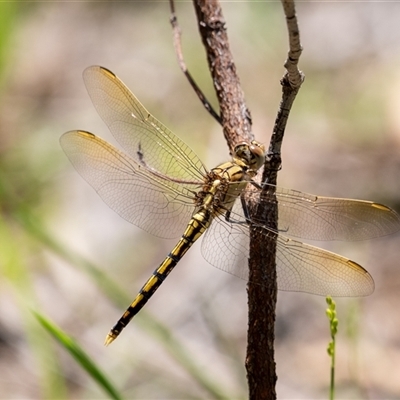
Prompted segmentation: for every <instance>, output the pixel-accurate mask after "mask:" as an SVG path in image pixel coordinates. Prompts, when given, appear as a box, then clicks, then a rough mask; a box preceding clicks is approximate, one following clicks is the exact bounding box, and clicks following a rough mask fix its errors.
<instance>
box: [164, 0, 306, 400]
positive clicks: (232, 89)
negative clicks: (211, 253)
mask: <svg viewBox="0 0 400 400" xmlns="http://www.w3.org/2000/svg"><path fill="white" fill-rule="evenodd" d="M171 1H172V0H171ZM193 3H194V7H195V11H196V15H197V21H198V27H199V31H200V35H201V37H202V41H203V45H204V47H205V50H206V54H207V60H208V65H209V69H210V73H211V76H212V80H213V84H214V88H215V91H216V94H217V98H218V101H219V105H220V110H221V115H220V119H221V121H222V126H223V132H224V135H225V138H226V140H227V142H228V145H229V148H230V149H231V151H232V150H233V147H234V146H235V144H237V143H238V142H241V141H247V142H248V141H250V140H252V139H253V135H252V132H251V116H250V113H249V111H248V109H247V107H246V104H245V100H244V94H243V91H242V89H241V87H240V82H239V78H238V76H237V73H236V68H235V64H234V62H233V57H232V54H231V52H230V49H229V42H228V37H227V33H226V28H225V21H224V18H223V15H222V10H221V7H220V5H219V2H218V1H217V0H193ZM282 3H283V6H284V11H285V16H286V21H287V26H288V31H289V43H290V50H289V55H288V59H287V61H286V62H285V68H286V69H287V73H286V75H285V76H284V77H283V79H282V80H281V84H282V100H281V104H280V108H279V111H278V114H277V117H276V121H275V125H274V130H273V134H272V137H271V142H270V146H269V150H268V157H267V158H268V160H267V162H266V168H265V170H264V174H263V179H262V181H263V182H268V183H270V184H272V185H274V184H275V183H276V178H277V171H278V170H279V168H280V165H281V156H280V149H281V145H282V140H283V135H284V131H285V127H286V123H287V119H288V116H289V112H290V109H291V106H292V104H293V101H294V98H295V97H296V94H297V92H298V90H299V87H300V85H301V83H302V81H303V75H302V74H301V72H300V71H298V69H297V63H298V59H299V57H300V54H301V47H300V39H299V31H298V28H297V20H296V16H295V10H294V3H293V1H292V0H290V1H289V0H282ZM172 4H173V3H172ZM171 14H172V18H171V23H172V26H173V28H174V37H175V48H176V52H177V55H178V60H179V64H180V67H181V69H182V71H183V72H184V73H185V75H186V72H187V68H186V65H185V63H184V61H183V56H182V50H181V43H180V31H179V27H178V25H177V21H176V16H175V11H174V9H173V8H171ZM185 71H186V72H185ZM187 76H188V75H187ZM189 76H190V75H189ZM188 79H189V78H188ZM195 90H196V89H195ZM196 92H197V91H196ZM266 190H272V191H273V186H270V185H266ZM266 206H267V207H266ZM250 213H251V216H252V217H255V218H257V220H260V219H261V220H262V221H264V223H265V224H267V226H270V227H271V228H274V229H275V231H277V221H278V215H277V207H271V203H270V202H268V203H267V202H265V203H263V202H262V201H261V202H260V203H259V204H250ZM250 231H251V241H250V258H249V269H250V272H249V274H250V280H249V281H250V283H249V286H248V296H249V300H248V302H249V330H248V347H247V356H246V369H247V376H248V384H249V398H250V399H276V392H275V384H276V379H277V377H276V372H275V361H274V327H275V306H276V298H277V283H276V282H277V281H276V267H275V250H276V241H275V240H273V239H274V238H273V237H272V240H268V241H266V240H265V231H264V232H262V233H261V232H260V231H259V230H258V229H257V228H255V227H253V226H251V227H250ZM271 235H273V234H271ZM252 282H257V284H254V283H252Z"/></svg>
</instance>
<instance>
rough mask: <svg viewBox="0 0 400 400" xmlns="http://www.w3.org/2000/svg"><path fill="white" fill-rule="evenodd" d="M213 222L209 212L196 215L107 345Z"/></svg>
mask: <svg viewBox="0 0 400 400" xmlns="http://www.w3.org/2000/svg"><path fill="white" fill-rule="evenodd" d="M211 220H212V214H211V213H210V212H209V211H208V210H200V211H198V212H197V213H195V214H194V215H193V217H192V219H191V220H190V222H189V223H188V225H187V227H186V230H185V232H184V233H183V235H182V236H181V238H180V239H179V242H178V243H177V244H176V245H175V247H174V248H173V249H172V250H171V252H170V253H169V254H168V256H167V257H166V258H165V259H164V261H163V262H162V263H161V264H160V266H159V267H158V268H157V269H156V270H155V271H154V272H153V274H152V275H151V277H150V278H149V279H148V280H147V282H146V283H145V284H144V285H143V287H142V288H141V289H140V291H139V293H138V294H137V296H136V297H135V299H134V300H133V302H132V303H131V304H130V306H129V307H128V308H127V310H126V311H125V312H124V314H123V315H122V317H121V318H120V319H119V321H118V322H117V323H116V324H115V326H114V327H113V328H112V329H111V331H110V332H109V333H108V335H107V337H106V341H105V345H106V346H107V345H109V344H110V343H111V342H113V341H114V340H115V339H116V338H117V337H118V335H119V334H120V333H121V332H122V330H123V329H124V328H125V326H126V325H128V323H129V322H130V321H131V319H132V318H133V317H134V316H135V315H136V314H137V313H138V312H139V311H140V310H141V309H142V307H143V306H144V305H145V304H146V303H147V301H148V300H149V299H150V297H151V296H153V294H154V292H155V291H156V290H157V289H158V288H159V287H160V285H161V284H162V283H163V282H164V280H165V278H166V277H167V276H168V275H169V274H170V272H171V271H172V270H173V269H174V267H175V266H176V264H178V262H179V261H180V260H181V258H182V257H183V256H184V255H185V253H186V252H187V251H188V250H189V249H190V247H191V246H192V245H193V243H194V242H195V241H196V240H197V239H198V238H199V237H200V236H201V235H202V234H203V233H204V231H205V230H206V229H207V228H208V226H209V225H210V223H211Z"/></svg>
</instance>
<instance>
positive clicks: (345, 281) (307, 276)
mask: <svg viewBox="0 0 400 400" xmlns="http://www.w3.org/2000/svg"><path fill="white" fill-rule="evenodd" d="M231 218H232V219H233V220H235V221H245V217H244V215H243V211H242V206H241V203H240V200H238V201H237V202H236V203H235V205H234V207H233V209H232V212H231ZM259 229H260V230H261V232H262V234H263V235H264V239H265V243H266V245H267V242H268V241H270V240H274V239H275V237H276V234H275V233H274V232H273V231H271V230H269V229H267V228H266V227H262V226H259ZM276 240H277V248H276V263H277V277H278V289H280V290H287V291H299V292H307V293H312V294H318V295H323V296H327V295H331V296H366V295H368V294H371V293H372V292H373V290H374V282H373V279H372V278H371V276H370V275H369V274H368V272H367V271H366V270H365V269H364V268H363V267H361V266H360V265H358V264H356V263H355V262H353V261H351V260H349V259H347V258H345V257H342V256H339V255H337V254H334V253H331V252H329V251H326V250H323V249H320V248H317V247H314V246H310V245H307V244H304V243H301V242H298V241H294V240H291V239H288V238H286V237H285V236H282V235H278V237H277V239H276ZM249 243H250V239H249V230H248V226H247V225H246V224H245V223H243V222H242V223H229V222H227V221H225V220H224V219H223V217H218V218H216V219H215V220H214V221H213V222H212V224H211V226H210V227H209V228H208V230H207V231H206V233H205V236H204V238H203V242H202V254H203V256H204V258H205V259H206V260H207V261H208V262H209V263H210V264H212V265H214V266H215V267H217V268H219V269H222V270H224V271H226V272H229V273H231V274H233V275H236V276H238V277H239V278H242V279H245V280H247V279H248V263H247V260H248V254H249Z"/></svg>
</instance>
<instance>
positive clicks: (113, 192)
mask: <svg viewBox="0 0 400 400" xmlns="http://www.w3.org/2000/svg"><path fill="white" fill-rule="evenodd" d="M60 143H61V147H62V148H63V150H64V151H65V153H66V154H67V156H68V158H69V159H70V161H71V163H72V164H73V165H74V167H75V168H76V170H77V171H78V172H79V173H80V174H81V175H82V177H83V178H84V179H85V180H86V181H87V182H88V183H89V184H90V185H91V186H92V187H93V188H94V189H95V190H96V192H97V193H98V194H99V195H100V197H101V198H102V199H103V201H104V202H105V203H106V204H107V205H108V206H109V207H110V208H112V209H113V210H114V211H116V212H117V213H118V214H119V215H120V216H121V217H123V218H124V219H126V220H127V221H129V222H131V223H133V224H135V225H136V226H138V227H140V228H142V229H144V230H145V231H147V232H149V233H151V234H153V235H156V236H160V237H163V238H174V237H178V236H180V235H181V234H182V231H183V230H184V228H185V226H186V224H187V221H188V220H189V219H190V217H191V215H192V212H193V208H194V203H193V194H192V192H191V189H192V185H189V184H186V185H185V184H180V183H177V182H173V181H169V180H166V179H164V178H162V177H160V176H157V175H154V174H153V173H152V172H151V171H149V170H147V169H146V168H144V167H143V166H142V165H141V164H138V163H137V162H136V161H135V160H133V159H132V158H131V157H129V156H128V155H126V154H124V153H122V152H121V151H120V150H118V149H116V148H115V147H113V146H112V145H110V144H109V143H107V142H106V141H104V140H102V139H100V138H98V137H97V136H95V135H93V134H91V133H88V132H83V131H71V132H67V133H65V134H64V135H63V136H62V137H61V139H60ZM194 188H196V187H194Z"/></svg>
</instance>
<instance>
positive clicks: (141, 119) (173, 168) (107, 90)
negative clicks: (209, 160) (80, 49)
mask: <svg viewBox="0 0 400 400" xmlns="http://www.w3.org/2000/svg"><path fill="white" fill-rule="evenodd" d="M83 78H84V81H85V84H86V87H87V90H88V92H89V95H90V97H91V99H92V102H93V104H94V106H95V108H96V110H97V112H98V113H99V115H100V116H101V118H102V119H103V121H104V122H105V123H106V125H107V126H108V127H109V129H110V131H111V133H112V134H113V135H114V137H115V138H116V139H117V141H118V142H119V143H120V145H121V146H122V147H123V148H124V149H125V150H126V151H127V152H128V154H129V155H130V156H131V157H132V158H133V159H134V160H136V161H137V162H139V163H141V164H143V165H146V166H147V167H149V168H151V169H154V170H156V171H158V172H159V173H161V174H163V175H165V176H168V177H171V178H174V179H181V180H186V181H193V180H194V181H198V180H201V177H202V176H203V175H204V174H205V173H206V168H205V167H204V165H203V164H202V162H201V161H200V159H199V158H198V157H197V155H196V154H195V153H194V152H193V151H192V150H191V149H190V148H189V147H188V146H187V145H186V144H185V143H184V142H183V141H182V140H181V139H179V138H178V137H177V136H176V135H174V134H173V133H172V132H171V131H170V130H168V129H167V128H166V127H165V126H164V125H163V124H162V123H161V122H159V121H158V120H157V119H156V118H154V117H153V116H152V115H151V114H150V113H149V112H148V111H147V110H146V109H145V108H144V107H143V106H142V104H140V102H139V100H138V99H137V98H136V97H135V96H134V95H133V94H132V93H131V91H130V90H129V89H128V88H127V87H126V86H125V85H124V84H123V83H122V82H121V80H120V79H119V78H118V77H117V76H115V75H114V74H113V73H112V72H111V71H109V70H107V69H105V68H102V67H97V66H93V67H89V68H87V69H85V71H84V72H83Z"/></svg>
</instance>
